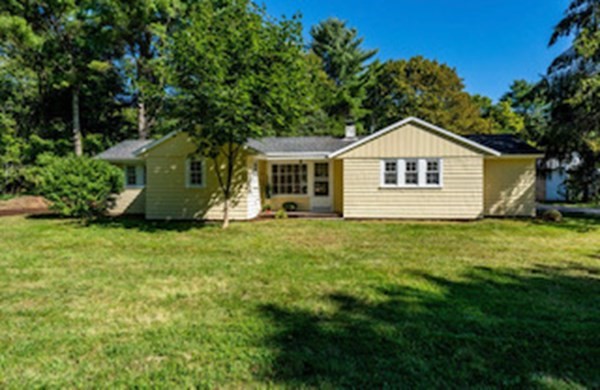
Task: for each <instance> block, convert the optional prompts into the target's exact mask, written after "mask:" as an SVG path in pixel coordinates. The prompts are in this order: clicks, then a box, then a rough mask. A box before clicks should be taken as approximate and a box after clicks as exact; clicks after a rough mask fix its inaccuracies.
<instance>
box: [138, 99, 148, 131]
mask: <svg viewBox="0 0 600 390" xmlns="http://www.w3.org/2000/svg"><path fill="white" fill-rule="evenodd" d="M138 137H139V139H146V138H148V119H147V118H146V105H145V104H144V102H143V101H142V100H141V99H140V100H139V101H138Z"/></svg>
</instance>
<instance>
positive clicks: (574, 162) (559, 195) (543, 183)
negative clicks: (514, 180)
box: [537, 153, 581, 202]
mask: <svg viewBox="0 0 600 390" xmlns="http://www.w3.org/2000/svg"><path fill="white" fill-rule="evenodd" d="M580 163H581V158H580V157H579V155H577V154H576V153H574V154H573V156H572V157H571V161H560V160H558V159H556V158H553V159H550V160H548V161H546V162H545V163H544V162H543V161H540V164H543V165H541V166H539V167H538V168H539V169H538V172H539V173H540V174H539V177H538V196H537V197H538V200H541V201H546V202H565V201H568V200H569V197H568V193H567V186H566V182H567V179H568V178H569V171H570V170H571V169H574V168H576V167H577V166H578V165H579V164H580Z"/></svg>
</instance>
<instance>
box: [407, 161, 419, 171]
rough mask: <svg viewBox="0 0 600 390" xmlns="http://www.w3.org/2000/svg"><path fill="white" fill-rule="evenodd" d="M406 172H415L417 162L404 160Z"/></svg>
mask: <svg viewBox="0 0 600 390" xmlns="http://www.w3.org/2000/svg"><path fill="white" fill-rule="evenodd" d="M406 172H417V162H416V161H407V162H406Z"/></svg>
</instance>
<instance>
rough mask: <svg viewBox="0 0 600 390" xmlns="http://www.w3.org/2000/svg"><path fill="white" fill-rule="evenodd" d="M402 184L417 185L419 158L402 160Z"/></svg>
mask: <svg viewBox="0 0 600 390" xmlns="http://www.w3.org/2000/svg"><path fill="white" fill-rule="evenodd" d="M402 184H404V185H406V186H418V185H419V160H404V183H402Z"/></svg>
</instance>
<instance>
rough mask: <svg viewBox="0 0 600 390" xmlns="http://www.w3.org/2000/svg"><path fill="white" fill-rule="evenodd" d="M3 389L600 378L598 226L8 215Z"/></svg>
mask: <svg viewBox="0 0 600 390" xmlns="http://www.w3.org/2000/svg"><path fill="white" fill-rule="evenodd" d="M0 248H1V250H0V387H1V388H30V387H56V388H60V387H79V388H89V387H132V386H137V387H150V386H153V387H165V388H172V387H188V388H189V387H202V388H248V387H250V388H257V387H260V388H262V387H288V388H302V387H319V388H340V387H355V388H386V387H387V388H390V387H403V388H436V387H437V388H447V387H455V388H464V387H474V386H475V387H516V388H524V387H538V388H578V387H579V386H581V387H589V388H594V387H596V388H598V387H599V386H600V363H599V362H600V264H599V263H600V221H594V220H591V219H568V220H566V221H565V222H563V223H561V224H557V225H545V224H542V223H538V222H533V221H527V220H522V221H509V220H506V221H500V220H485V221H479V222H472V223H458V222H448V223H443V222H413V223H409V222H406V223H392V222H390V223H384V222H342V221H298V220H282V221H275V220H273V221H268V222H259V223H240V224H233V225H232V227H231V228H230V229H229V230H228V231H222V230H221V229H220V228H218V227H216V226H202V225H194V224H187V223H172V224H159V223H144V222H141V221H113V222H101V223H92V224H88V225H83V224H80V223H77V222H74V221H70V220H53V219H44V218H38V219H25V218H22V217H9V218H1V219H0Z"/></svg>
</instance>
